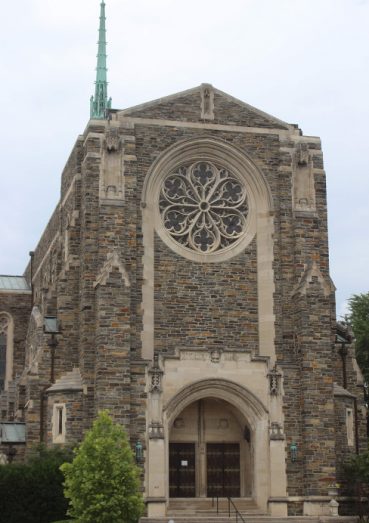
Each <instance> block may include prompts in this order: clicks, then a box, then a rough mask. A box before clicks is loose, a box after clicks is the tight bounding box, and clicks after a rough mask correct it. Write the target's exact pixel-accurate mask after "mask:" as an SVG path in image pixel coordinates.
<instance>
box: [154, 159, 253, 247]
mask: <svg viewBox="0 0 369 523" xmlns="http://www.w3.org/2000/svg"><path fill="white" fill-rule="evenodd" d="M159 205H160V214H161V217H162V222H163V225H164V228H165V230H166V231H167V232H168V233H169V234H170V236H171V237H172V238H173V239H174V240H176V241H177V242H178V243H180V244H181V245H183V246H184V247H187V248H189V249H192V250H194V251H196V252H198V253H201V254H207V253H213V252H216V251H220V250H222V249H225V248H226V247H228V246H230V245H232V244H234V243H235V242H237V241H238V240H239V239H240V238H241V237H242V236H243V234H244V232H245V231H246V220H247V215H248V202H247V194H246V189H245V187H244V185H243V183H242V182H241V181H240V180H239V179H238V178H236V177H235V176H234V175H233V174H232V173H231V172H229V171H228V170H226V169H224V168H222V167H217V166H215V165H214V164H212V163H210V162H196V163H194V164H191V165H187V166H181V167H179V168H178V169H177V170H176V171H175V172H172V173H171V174H169V175H168V176H166V178H165V179H164V181H163V183H162V186H161V191H160V204H159Z"/></svg>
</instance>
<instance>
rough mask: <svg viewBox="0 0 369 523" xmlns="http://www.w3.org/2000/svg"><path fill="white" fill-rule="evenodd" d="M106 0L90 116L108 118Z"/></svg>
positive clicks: (101, 8) (101, 13) (100, 30)
mask: <svg viewBox="0 0 369 523" xmlns="http://www.w3.org/2000/svg"><path fill="white" fill-rule="evenodd" d="M105 20H106V18H105V2H104V0H102V2H101V5H100V27H99V44H98V45H99V47H98V53H97V68H96V82H95V97H93V96H91V99H90V117H91V118H97V119H104V118H106V110H107V109H110V108H111V98H109V99H108V82H107V74H106V73H107V68H106V29H105Z"/></svg>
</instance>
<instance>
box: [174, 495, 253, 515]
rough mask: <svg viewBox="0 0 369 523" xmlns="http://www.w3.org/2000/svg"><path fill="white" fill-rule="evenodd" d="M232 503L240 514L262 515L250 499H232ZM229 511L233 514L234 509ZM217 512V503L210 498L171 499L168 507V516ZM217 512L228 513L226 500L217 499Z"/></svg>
mask: <svg viewBox="0 0 369 523" xmlns="http://www.w3.org/2000/svg"><path fill="white" fill-rule="evenodd" d="M233 503H234V504H235V506H236V507H237V509H238V510H239V511H240V512H245V513H249V514H263V512H262V511H260V510H259V508H258V506H257V505H256V503H255V501H254V500H253V499H252V498H234V499H233ZM231 510H232V511H233V512H234V509H232V507H231ZM216 511H217V501H216V499H212V498H185V499H184V498H172V499H171V500H170V502H169V506H168V514H170V515H174V514H175V515H180V514H181V513H182V512H185V513H186V514H188V513H189V512H192V514H204V513H209V515H213V514H214V513H215V512H216ZM218 512H219V513H228V499H227V498H218Z"/></svg>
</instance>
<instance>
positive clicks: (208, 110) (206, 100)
mask: <svg viewBox="0 0 369 523" xmlns="http://www.w3.org/2000/svg"><path fill="white" fill-rule="evenodd" d="M201 118H202V119H203V120H214V90H213V87H212V86H211V85H209V84H203V85H202V86H201Z"/></svg>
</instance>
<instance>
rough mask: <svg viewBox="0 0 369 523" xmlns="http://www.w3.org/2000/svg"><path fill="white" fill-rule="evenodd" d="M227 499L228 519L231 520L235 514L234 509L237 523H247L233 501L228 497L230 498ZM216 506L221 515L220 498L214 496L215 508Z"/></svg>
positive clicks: (213, 503)
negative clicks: (239, 522)
mask: <svg viewBox="0 0 369 523" xmlns="http://www.w3.org/2000/svg"><path fill="white" fill-rule="evenodd" d="M226 499H227V501H228V517H229V518H230V517H231V514H233V512H232V508H233V509H234V514H235V516H236V523H238V521H241V522H242V523H246V521H245V520H244V518H243V516H242V514H241V512H240V511H239V510H238V508H237V507H236V505H235V503H234V501H233V499H232V498H230V497H228V496H227V498H226ZM214 505H215V506H216V509H217V514H219V513H220V512H219V496H213V499H212V506H213V507H214Z"/></svg>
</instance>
